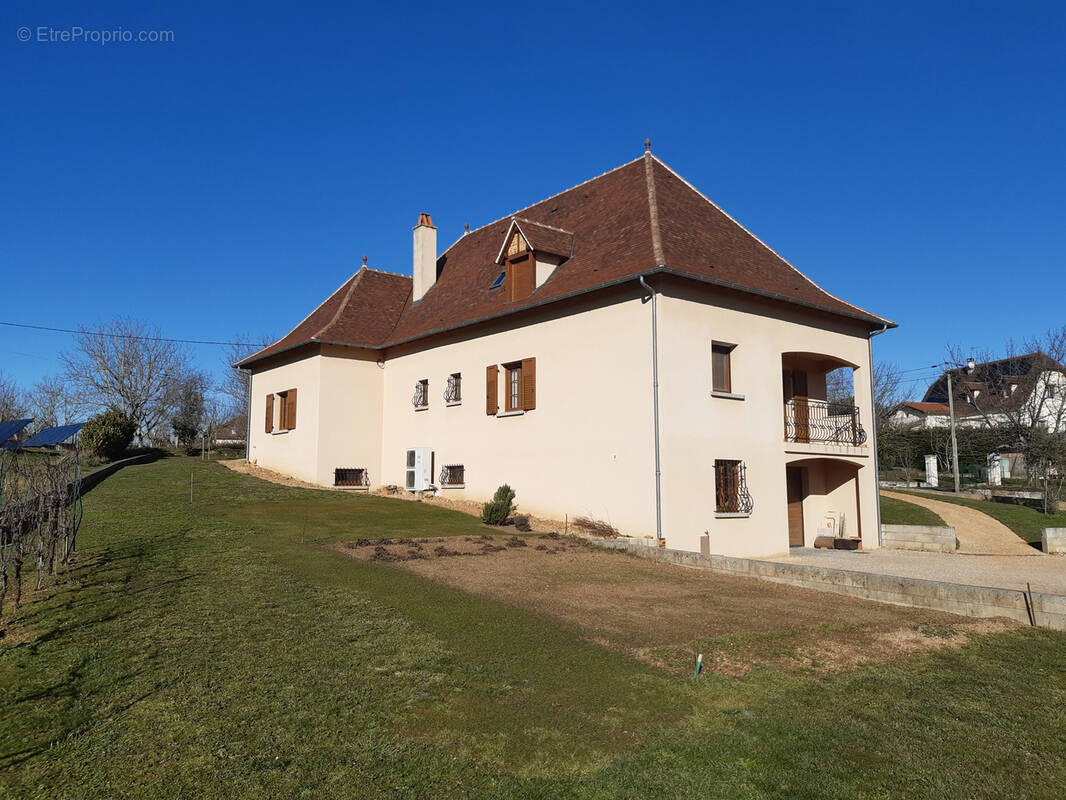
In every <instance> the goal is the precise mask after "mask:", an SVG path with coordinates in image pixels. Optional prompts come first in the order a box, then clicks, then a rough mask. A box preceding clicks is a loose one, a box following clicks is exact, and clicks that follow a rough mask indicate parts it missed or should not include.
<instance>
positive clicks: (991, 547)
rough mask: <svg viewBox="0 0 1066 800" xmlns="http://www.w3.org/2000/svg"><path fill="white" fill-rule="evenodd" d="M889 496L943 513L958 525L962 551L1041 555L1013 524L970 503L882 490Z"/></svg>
mask: <svg viewBox="0 0 1066 800" xmlns="http://www.w3.org/2000/svg"><path fill="white" fill-rule="evenodd" d="M881 494H883V495H884V496H885V497H891V498H892V499H894V500H903V501H904V502H907V503H914V505H916V506H921V507H922V508H928V509H929V510H930V511H932V512H934V513H936V514H939V515H940V517H941V518H942V519H943V520H944V523H945V524H946V525H950V526H952V527H953V528H954V529H955V536H957V537H958V539H959V552H960V553H981V554H985V555H989V554H992V555H1006V556H1040V555H1042V554H1041V553H1040V551H1038V550H1036V549H1034V548H1032V547H1030V546H1029V545H1028V544H1026V543H1025V542H1024V541H1022V539H1021V538H1020V537H1019V536H1018V535H1017V534H1016V533H1015V532H1014V531H1012V530H1011V529H1010V528H1008V527H1007V526H1006V525H1004V524H1003V523H1002V522H1000V521H999V520H997V519H993V518H992V517H990V516H988V514H985V513H984V512H983V511H978V510H976V509H973V508H967V507H966V506H958V505H955V504H954V503H945V502H944V501H943V500H933V499H931V498H928V497H917V496H915V495H912V494H897V493H896V492H886V491H882V492H881Z"/></svg>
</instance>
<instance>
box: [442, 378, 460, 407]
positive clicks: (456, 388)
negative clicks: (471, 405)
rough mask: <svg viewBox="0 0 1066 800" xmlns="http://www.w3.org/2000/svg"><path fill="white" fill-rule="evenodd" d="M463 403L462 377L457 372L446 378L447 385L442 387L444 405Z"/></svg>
mask: <svg viewBox="0 0 1066 800" xmlns="http://www.w3.org/2000/svg"><path fill="white" fill-rule="evenodd" d="M462 401H463V376H462V375H460V374H459V373H458V372H456V373H454V374H452V375H449V376H448V383H447V384H445V386H444V402H445V403H461V402H462Z"/></svg>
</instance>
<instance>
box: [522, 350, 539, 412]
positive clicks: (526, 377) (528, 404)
mask: <svg viewBox="0 0 1066 800" xmlns="http://www.w3.org/2000/svg"><path fill="white" fill-rule="evenodd" d="M536 407H537V359H535V358H523V359H522V408H523V410H525V411H532V410H533V409H535V408H536Z"/></svg>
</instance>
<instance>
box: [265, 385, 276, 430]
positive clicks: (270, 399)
mask: <svg viewBox="0 0 1066 800" xmlns="http://www.w3.org/2000/svg"><path fill="white" fill-rule="evenodd" d="M266 432H267V433H273V432H274V395H272V394H268V395H267V401H266Z"/></svg>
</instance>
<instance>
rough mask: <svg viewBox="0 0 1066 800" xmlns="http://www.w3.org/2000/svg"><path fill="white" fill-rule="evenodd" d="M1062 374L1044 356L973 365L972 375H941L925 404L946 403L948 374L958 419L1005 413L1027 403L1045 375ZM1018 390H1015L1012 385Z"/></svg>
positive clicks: (965, 371) (959, 369) (962, 372)
mask: <svg viewBox="0 0 1066 800" xmlns="http://www.w3.org/2000/svg"><path fill="white" fill-rule="evenodd" d="M1049 371H1054V372H1062V373H1064V374H1066V369H1064V368H1063V366H1062V364H1060V363H1059V362H1058V361H1056V360H1055V359H1053V358H1051V357H1050V356H1047V355H1045V354H1044V353H1039V352H1038V353H1026V354H1024V355H1018V356H1011V357H1009V358H1001V359H999V360H997V361H984V362H982V363H980V364H975V365H974V370H973V372H972V373H971V372H969V370H968V369H967V368H965V367H957V368H954V369H951V370H948V371H947V372H943V373H941V375H940V377H939V378H937V379H936V380H935V381H933V382H932V383H931V384H930V385H929V388H928V389H927V390H926V392H925V397H923V398H922V400H923V401H924V402H927V403H929V402H933V403H947V400H948V372H950V373H951V380H952V387H951V388H952V393H953V394H954V395H955V397H954V400H955V413H956V414H957V415H958V416H976V415H978V414H1004V413H1008V412H1010V411H1014V410H1016V409H1018V408H1021V407H1023V406H1024V405H1025V403H1026V402H1028V400H1029V397H1030V395H1031V394H1032V392H1033V389H1035V388H1036V386H1037V384H1038V382H1039V379H1040V375H1041V374H1042V373H1044V372H1049ZM1012 385H1013V386H1015V387H1016V388H1015V389H1014V390H1013V391H1012V390H1011V388H1010V387H1011V386H1012Z"/></svg>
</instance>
